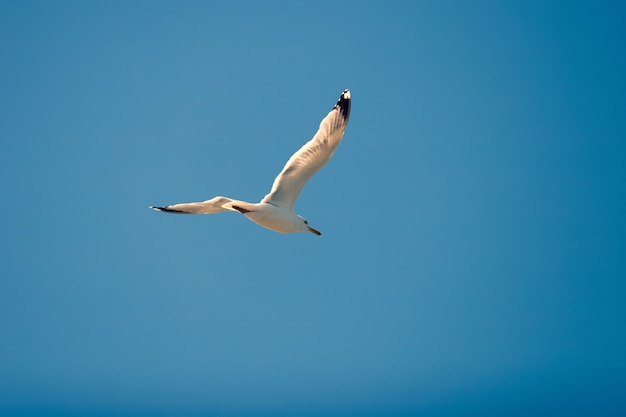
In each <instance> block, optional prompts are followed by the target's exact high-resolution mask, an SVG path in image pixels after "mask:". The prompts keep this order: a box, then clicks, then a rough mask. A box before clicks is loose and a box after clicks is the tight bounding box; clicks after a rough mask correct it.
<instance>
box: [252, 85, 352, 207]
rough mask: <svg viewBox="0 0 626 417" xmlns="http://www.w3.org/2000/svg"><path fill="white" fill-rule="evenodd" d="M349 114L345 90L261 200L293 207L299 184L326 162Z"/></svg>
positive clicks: (343, 129)
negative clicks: (313, 134) (311, 137)
mask: <svg viewBox="0 0 626 417" xmlns="http://www.w3.org/2000/svg"><path fill="white" fill-rule="evenodd" d="M349 117H350V91H349V90H345V91H344V92H343V93H342V94H341V97H339V100H338V101H337V104H336V105H335V107H334V108H333V109H332V110H331V111H330V113H328V115H327V116H326V117H325V118H324V119H323V120H322V122H321V123H320V127H319V129H318V131H317V133H316V134H315V136H313V139H311V140H310V141H308V142H307V143H305V144H304V146H302V147H301V148H300V149H299V150H298V151H297V152H296V153H294V154H293V155H292V156H291V158H289V160H288V161H287V163H286V164H285V167H284V168H283V170H282V171H281V172H280V174H278V176H277V177H276V179H275V180H274V184H273V185H272V190H271V191H270V193H269V194H267V195H266V196H265V197H264V198H263V200H261V202H262V203H272V204H275V205H278V206H282V207H285V208H289V209H293V207H294V205H295V203H296V200H297V198H298V195H300V191H302V187H304V185H305V184H306V182H307V181H308V180H309V178H311V176H313V174H315V173H316V172H317V171H318V170H319V169H320V168H321V167H323V166H324V165H326V163H327V162H328V161H329V160H330V157H331V156H333V152H335V149H336V148H337V145H339V142H341V138H342V137H343V132H344V131H345V129H346V126H347V124H348V118H349Z"/></svg>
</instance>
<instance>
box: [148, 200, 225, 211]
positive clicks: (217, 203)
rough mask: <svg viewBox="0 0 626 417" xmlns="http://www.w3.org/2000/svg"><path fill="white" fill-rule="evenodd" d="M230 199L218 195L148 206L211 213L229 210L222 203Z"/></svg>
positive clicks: (158, 208)
mask: <svg viewBox="0 0 626 417" xmlns="http://www.w3.org/2000/svg"><path fill="white" fill-rule="evenodd" d="M232 201H233V200H231V199H230V198H227V197H221V196H219V197H215V198H212V199H210V200H206V201H202V202H198V203H180V204H174V205H171V206H162V207H154V206H150V208H151V209H154V210H157V211H164V212H166V213H176V214H213V213H220V212H222V211H227V210H231V209H230V208H224V207H223V205H224V204H226V203H230V202H232Z"/></svg>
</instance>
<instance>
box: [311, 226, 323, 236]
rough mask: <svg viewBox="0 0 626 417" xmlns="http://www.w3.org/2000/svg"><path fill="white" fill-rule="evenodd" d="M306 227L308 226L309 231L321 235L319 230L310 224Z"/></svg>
mask: <svg viewBox="0 0 626 417" xmlns="http://www.w3.org/2000/svg"><path fill="white" fill-rule="evenodd" d="M308 227H309V232H311V233H315V234H316V235H318V236H322V234H321V233H320V231H319V230H316V229H313V228H312V227H311V226H308Z"/></svg>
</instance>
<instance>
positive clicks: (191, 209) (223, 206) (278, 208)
mask: <svg viewBox="0 0 626 417" xmlns="http://www.w3.org/2000/svg"><path fill="white" fill-rule="evenodd" d="M349 117H350V91H349V90H345V91H344V92H343V93H342V94H341V97H339V100H338V101H337V104H336V105H335V107H333V109H332V110H331V111H330V113H328V115H327V116H326V117H325V118H324V119H323V120H322V122H321V123H320V127H319V129H318V131H317V133H316V134H315V136H313V139H311V140H310V141H308V142H307V143H305V144H304V146H302V147H301V148H300V149H299V150H298V151H297V152H296V153H294V154H293V155H292V156H291V158H289V160H288V161H287V163H286V164H285V166H284V168H283V170H282V171H281V172H280V174H278V176H277V177H276V179H275V180H274V184H273V185H272V189H271V191H270V192H269V194H267V195H266V196H265V197H264V198H263V199H262V200H261V202H259V203H248V202H245V201H240V200H233V199H231V198H228V197H222V196H218V197H214V198H212V199H210V200H206V201H202V202H198V203H181V204H174V205H171V206H163V207H154V206H151V207H150V208H153V209H155V210H158V211H164V212H168V213H180V214H213V213H220V212H222V211H226V210H232V211H237V212H239V213H241V214H243V215H244V216H246V217H247V218H248V219H250V220H252V221H253V222H255V223H257V224H259V225H261V226H263V227H266V228H268V229H271V230H274V231H276V232H280V233H294V232H311V233H315V234H316V235H321V233H320V232H319V231H317V230H316V229H314V228H313V227H311V226H310V225H309V223H308V221H306V220H305V219H304V218H302V217H301V216H298V215H297V214H296V213H295V210H294V206H295V203H296V200H297V199H298V196H299V195H300V192H301V191H302V188H303V187H304V185H305V184H306V183H307V181H308V180H309V179H310V178H311V177H312V176H313V174H315V173H316V172H317V171H318V170H319V169H320V168H322V167H323V166H324V165H326V163H327V162H328V161H329V160H330V158H331V157H332V156H333V153H334V152H335V149H336V148H337V145H339V143H340V142H341V138H342V137H343V133H344V131H345V129H346V126H347V124H348V118H349Z"/></svg>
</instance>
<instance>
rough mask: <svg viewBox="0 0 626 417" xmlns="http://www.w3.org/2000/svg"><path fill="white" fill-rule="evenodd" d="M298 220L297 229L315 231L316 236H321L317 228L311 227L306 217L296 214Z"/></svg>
mask: <svg viewBox="0 0 626 417" xmlns="http://www.w3.org/2000/svg"><path fill="white" fill-rule="evenodd" d="M298 220H299V229H300V230H301V231H303V232H311V233H315V234H316V235H318V236H321V235H322V234H321V233H320V231H319V230H317V229H314V228H312V227H311V226H310V225H309V222H308V220H307V219H305V218H304V217H302V216H298Z"/></svg>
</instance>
